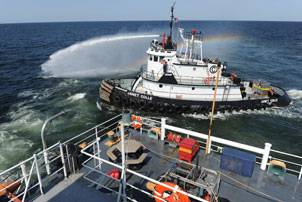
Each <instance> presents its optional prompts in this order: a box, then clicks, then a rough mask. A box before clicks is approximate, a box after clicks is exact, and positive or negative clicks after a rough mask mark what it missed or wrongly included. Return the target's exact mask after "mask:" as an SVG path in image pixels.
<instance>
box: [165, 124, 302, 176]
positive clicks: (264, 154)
mask: <svg viewBox="0 0 302 202" xmlns="http://www.w3.org/2000/svg"><path fill="white" fill-rule="evenodd" d="M161 128H162V129H161V140H164V139H165V136H166V131H167V130H170V131H174V132H177V133H180V134H184V135H186V136H187V137H190V136H192V137H194V138H197V139H198V140H199V142H200V143H202V144H206V140H207V139H208V135H206V134H203V133H199V132H195V131H191V130H187V129H183V128H179V127H175V126H171V125H168V124H166V119H164V118H162V120H161ZM202 140H205V141H202ZM213 143H216V144H213ZM224 146H230V147H234V148H237V149H240V150H245V151H248V152H252V153H255V154H256V156H257V159H259V160H260V163H259V164H260V168H261V170H266V167H267V165H268V164H269V160H271V159H276V160H281V161H283V162H285V163H286V164H287V166H288V167H287V171H290V172H292V173H294V174H297V175H298V180H300V179H301V177H302V156H298V155H294V154H290V153H286V152H281V151H278V150H273V149H271V147H272V145H271V144H270V143H265V144H264V148H259V147H255V146H251V145H247V144H242V143H239V142H234V141H231V140H227V139H223V138H219V137H214V136H212V137H211V139H210V146H209V148H211V150H210V151H217V150H215V149H213V148H212V147H215V148H216V149H217V148H218V152H220V151H221V150H222V148H223V147H224ZM271 154H275V155H274V156H272V155H271ZM259 155H260V156H259Z"/></svg>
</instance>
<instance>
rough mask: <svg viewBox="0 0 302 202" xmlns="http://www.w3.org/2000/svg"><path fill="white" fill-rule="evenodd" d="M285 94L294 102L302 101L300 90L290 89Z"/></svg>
mask: <svg viewBox="0 0 302 202" xmlns="http://www.w3.org/2000/svg"><path fill="white" fill-rule="evenodd" d="M287 94H288V95H289V97H291V98H292V99H294V100H301V99H302V90H297V89H291V90H288V91H287Z"/></svg>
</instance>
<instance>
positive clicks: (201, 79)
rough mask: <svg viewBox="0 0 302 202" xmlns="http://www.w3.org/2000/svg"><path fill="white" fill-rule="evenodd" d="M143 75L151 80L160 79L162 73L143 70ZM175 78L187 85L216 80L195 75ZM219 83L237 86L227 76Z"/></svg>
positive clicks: (211, 82)
mask: <svg viewBox="0 0 302 202" xmlns="http://www.w3.org/2000/svg"><path fill="white" fill-rule="evenodd" d="M141 75H142V77H143V78H145V79H147V80H151V81H159V79H160V78H161V76H162V75H161V74H158V73H153V72H148V71H146V70H142V72H141ZM174 78H175V79H176V81H177V82H178V83H179V84H187V85H202V86H203V85H207V86H208V85H214V84H215V80H214V79H211V77H195V76H175V75H174ZM218 85H229V86H236V84H234V83H233V82H232V81H231V80H229V79H227V78H220V79H219V84H218Z"/></svg>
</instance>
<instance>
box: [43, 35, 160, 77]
mask: <svg viewBox="0 0 302 202" xmlns="http://www.w3.org/2000/svg"><path fill="white" fill-rule="evenodd" d="M155 37H158V35H145V34H141V35H130V34H129V35H113V36H105V37H99V38H94V39H89V40H87V41H83V42H79V43H76V44H73V45H71V46H69V47H67V48H64V49H61V50H59V51H57V52H55V53H53V54H52V55H50V57H49V60H48V61H46V62H45V63H44V64H42V65H41V68H42V71H43V73H44V74H45V75H47V76H50V77H61V78H75V77H76V78H79V77H105V76H109V75H115V76H118V75H125V74H131V73H134V72H136V71H138V70H139V67H140V66H141V65H142V64H144V63H145V62H146V55H145V51H146V49H147V47H148V45H149V43H148V41H149V40H147V39H148V38H155Z"/></svg>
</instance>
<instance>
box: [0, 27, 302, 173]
mask: <svg viewBox="0 0 302 202" xmlns="http://www.w3.org/2000/svg"><path fill="white" fill-rule="evenodd" d="M178 26H181V27H184V28H186V29H189V30H190V29H192V28H196V29H199V30H202V32H203V34H204V39H205V41H204V47H203V53H204V57H209V58H219V59H220V60H222V61H227V63H228V65H229V67H228V68H229V71H232V72H236V73H237V74H238V75H239V76H240V77H242V78H244V79H252V80H264V81H268V82H270V83H272V84H275V85H278V86H281V87H283V88H284V89H286V91H287V92H288V94H289V95H290V96H291V97H292V99H293V102H292V104H291V105H290V106H289V107H286V108H282V109H270V110H266V111H263V110H262V111H248V112H233V113H228V114H217V115H216V116H215V120H214V128H213V135H215V136H219V137H223V138H226V139H230V140H235V141H239V142H242V143H248V144H252V145H255V146H259V147H263V146H264V143H265V142H270V143H272V144H273V148H274V149H279V150H283V151H286V152H290V153H295V154H298V155H302V132H301V131H302V23H301V22H229V21H185V22H180V23H179V25H178ZM167 28H168V22H165V21H154V22H153V21H149V22H144V21H139V22H134V21H132V22H71V23H31V24H0V170H3V169H5V168H8V167H9V166H11V165H12V164H15V163H17V162H19V161H21V160H22V159H24V158H26V157H30V156H31V155H32V153H33V152H36V151H39V150H41V138H40V130H41V127H42V124H43V122H44V120H45V119H47V118H48V117H50V116H52V115H54V114H56V113H58V112H60V111H62V110H67V109H68V110H70V111H69V112H68V113H67V114H66V115H64V116H62V117H59V118H57V119H56V120H55V121H53V122H52V123H51V124H50V125H49V126H48V127H47V130H46V133H47V137H46V139H47V144H48V145H51V144H53V143H55V142H57V141H58V140H60V139H67V138H69V137H72V136H74V135H76V134H78V133H80V132H81V131H84V130H85V129H88V128H90V127H92V126H94V125H95V124H97V123H100V122H102V121H104V120H106V119H107V118H109V117H112V116H114V115H116V114H118V113H119V111H118V110H112V109H104V110H103V111H100V110H99V109H98V108H97V107H96V101H97V100H98V88H99V84H100V81H101V80H102V79H103V78H109V77H118V76H127V75H133V74H135V73H136V72H137V71H138V70H139V68H140V66H141V65H143V64H144V63H146V62H145V61H146V56H145V51H146V49H147V47H148V46H149V44H150V41H151V40H152V39H153V38H154V37H156V35H157V34H161V33H163V32H167V31H168V30H167ZM142 113H143V112H142ZM143 114H144V115H146V116H150V117H151V116H152V117H156V116H161V115H160V114H152V115H150V114H148V113H143ZM162 116H165V117H167V119H168V122H169V123H170V124H173V125H177V126H182V127H188V128H190V129H192V130H195V131H199V132H203V133H207V130H208V125H209V120H208V117H207V116H206V115H203V114H180V115H178V114H169V115H167V114H163V115H162Z"/></svg>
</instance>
